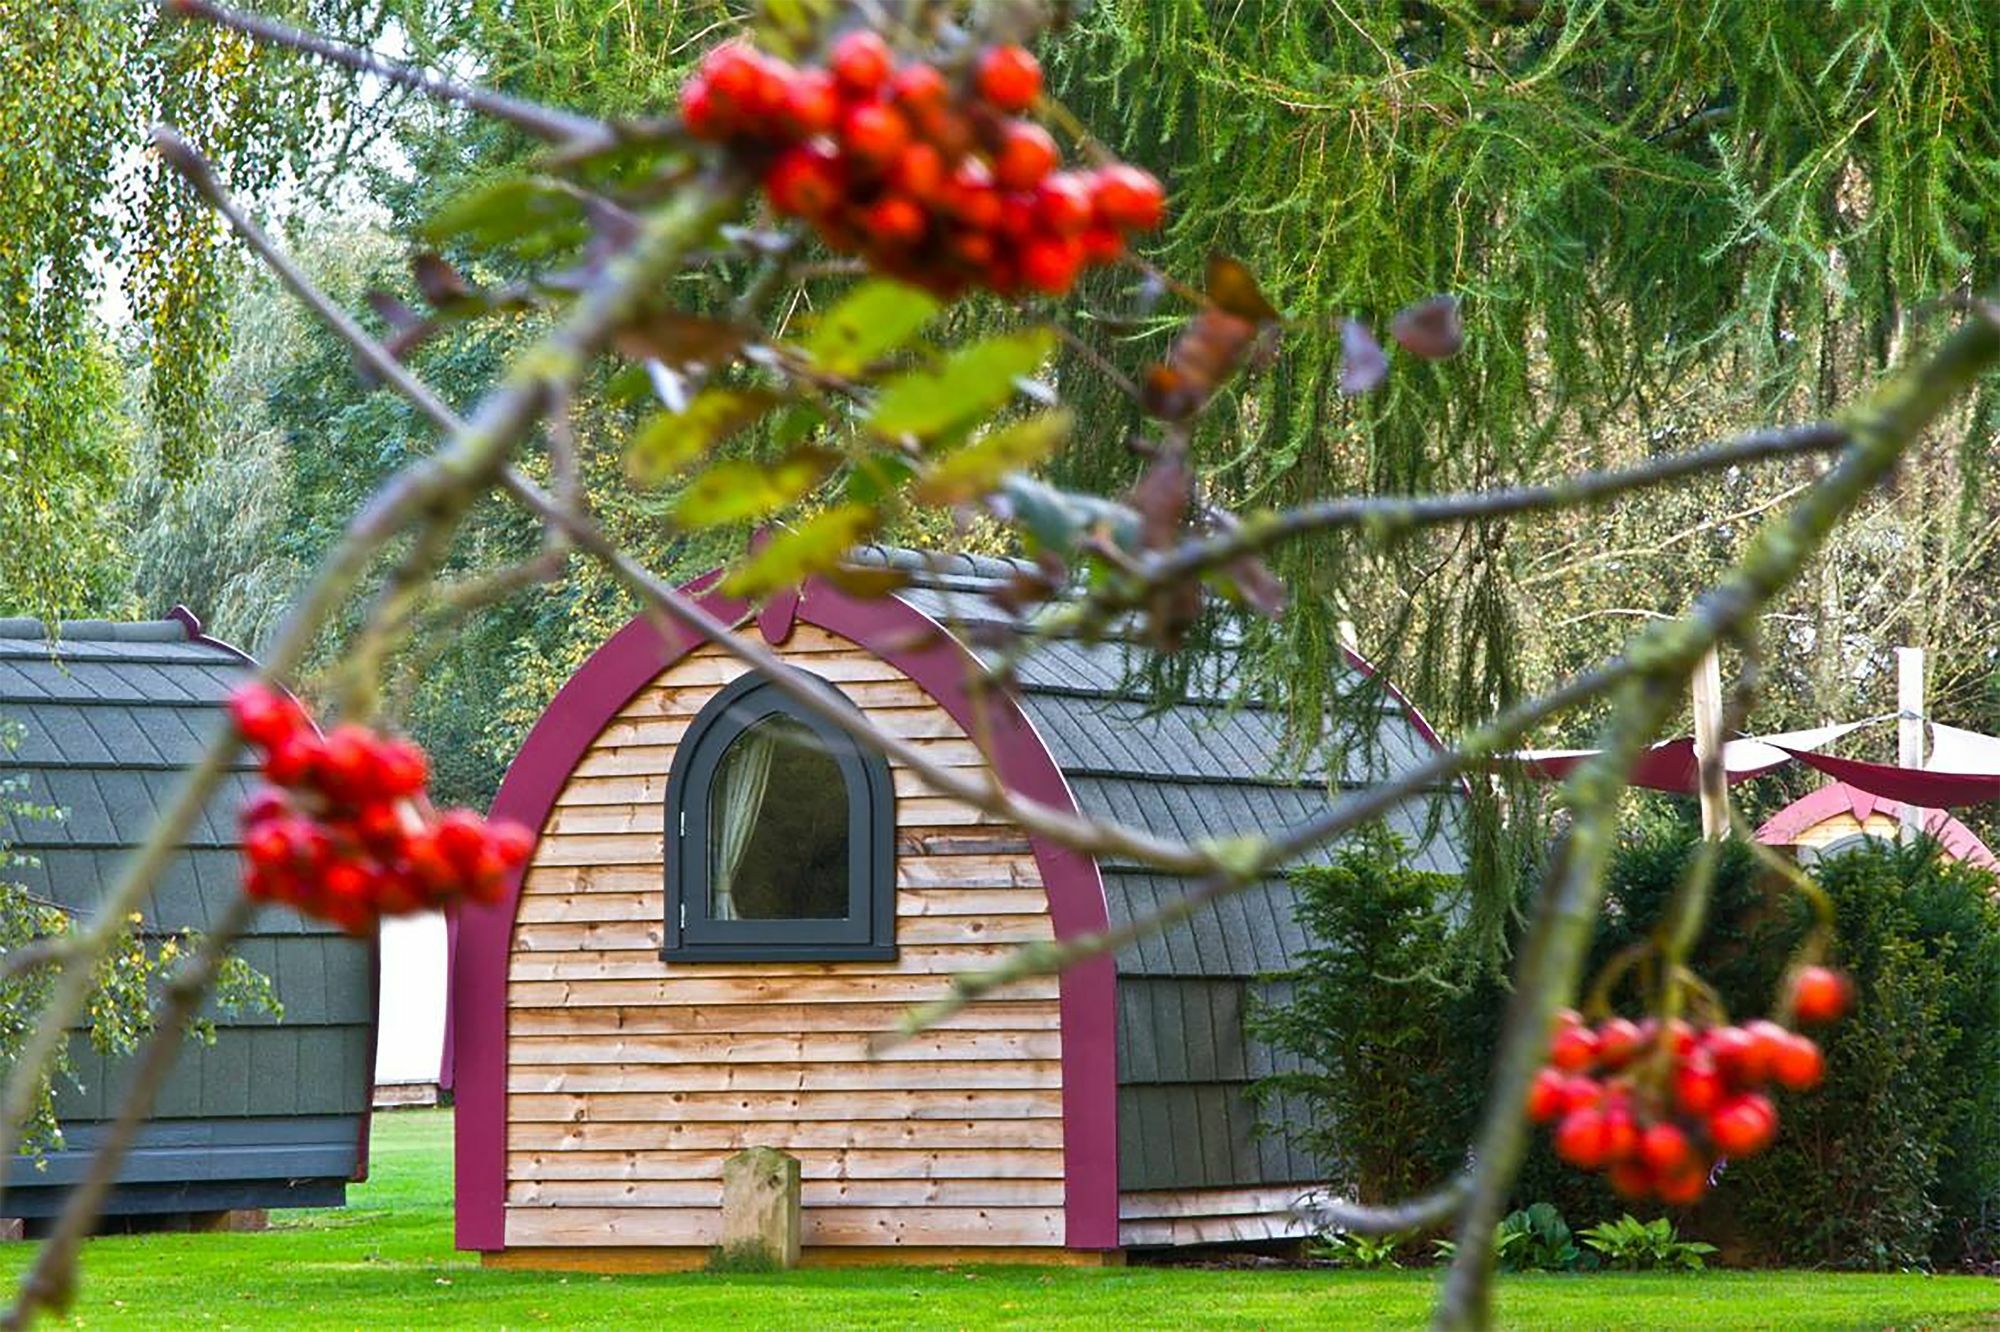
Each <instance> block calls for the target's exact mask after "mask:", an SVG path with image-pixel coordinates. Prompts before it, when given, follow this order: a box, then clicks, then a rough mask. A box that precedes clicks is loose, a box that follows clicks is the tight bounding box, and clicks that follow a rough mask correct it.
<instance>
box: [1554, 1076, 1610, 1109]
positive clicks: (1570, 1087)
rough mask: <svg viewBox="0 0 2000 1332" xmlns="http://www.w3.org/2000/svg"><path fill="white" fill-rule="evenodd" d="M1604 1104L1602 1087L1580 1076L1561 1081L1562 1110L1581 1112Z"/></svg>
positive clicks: (1593, 1080) (1593, 1079)
mask: <svg viewBox="0 0 2000 1332" xmlns="http://www.w3.org/2000/svg"><path fill="white" fill-rule="evenodd" d="M1602 1104H1604V1085H1603V1084H1602V1083H1600V1082H1599V1081H1598V1080H1597V1079H1596V1078H1587V1077H1583V1076H1581V1075H1578V1076H1575V1077H1571V1078H1567V1079H1565V1080H1564V1081H1563V1109H1565V1110H1582V1109H1584V1108H1585V1107H1589V1106H1599V1105H1602Z"/></svg>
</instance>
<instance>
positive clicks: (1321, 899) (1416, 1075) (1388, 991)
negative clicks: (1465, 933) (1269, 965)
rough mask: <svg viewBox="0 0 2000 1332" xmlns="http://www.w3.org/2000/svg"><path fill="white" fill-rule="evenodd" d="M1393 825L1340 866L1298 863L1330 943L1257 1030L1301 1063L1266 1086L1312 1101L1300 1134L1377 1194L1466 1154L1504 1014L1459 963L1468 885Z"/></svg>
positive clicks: (1448, 1168)
mask: <svg viewBox="0 0 2000 1332" xmlns="http://www.w3.org/2000/svg"><path fill="white" fill-rule="evenodd" d="M1403 856H1404V852H1403V847H1402V844H1401V843H1400V842H1398V841H1397V840H1396V838H1395V837H1394V836H1393V835H1391V834H1389V833H1387V832H1384V831H1381V830H1380V829H1371V830H1368V831H1365V832H1364V833H1362V834H1360V835H1358V836H1357V837H1356V838H1355V839H1354V840H1353V841H1352V842H1351V843H1349V844H1347V845H1346V846H1344V847H1343V848H1342V849H1341V851H1340V852H1339V854H1338V855H1337V856H1336V857H1335V859H1334V862H1333V863H1332V864H1330V865H1327V866H1323V867H1311V868H1306V869H1300V870H1297V871H1294V873H1293V875H1292V883H1293V885H1294V887H1295V888H1296V890H1297V893H1298V904H1297V913H1298V919H1299V922H1300V924H1301V925H1302V926H1304V928H1305V930H1306V932H1307V934H1308V936H1309V937H1310V938H1312V939H1313V940H1315V941H1316V943H1317V946H1316V947H1314V948H1312V949H1310V950H1308V951H1307V952H1306V953H1305V955H1304V957H1303V958H1302V959H1301V960H1300V963H1299V966H1298V968H1297V970H1296V971H1294V972H1293V973H1292V974H1291V975H1290V976H1289V978H1288V979H1290V981H1291V982H1292V986H1291V995H1290V998H1289V1000H1288V1001H1287V1002H1284V1003H1278V1004H1260V1005H1258V1006H1257V1007H1255V1008H1254V1009H1253V1010H1252V1012H1251V1016H1250V1023H1249V1025H1250V1030H1251V1033H1252V1034H1253V1035H1254V1036H1256V1037H1257V1038H1259V1039H1261V1040H1264V1041H1266V1042H1268V1043H1270V1044H1271V1045H1272V1046H1274V1047H1275V1048H1276V1049H1278V1050H1279V1051H1282V1052H1284V1053H1286V1054H1289V1055H1292V1056H1295V1057H1296V1058H1297V1061H1298V1062H1297V1066H1296V1067H1294V1068H1292V1069H1290V1070H1288V1071H1283V1072H1279V1073H1277V1074H1275V1075H1274V1076H1271V1077H1268V1078H1265V1079H1264V1080H1262V1081H1261V1082H1259V1083H1257V1084H1255V1085H1254V1086H1253V1087H1252V1089H1251V1095H1252V1097H1253V1099H1255V1100H1256V1101H1257V1102H1258V1103H1259V1104H1264V1103H1267V1102H1269V1101H1271V1100H1273V1099H1275V1098H1280V1097H1282V1098H1284V1099H1285V1100H1286V1101H1287V1102H1288V1103H1300V1104H1303V1105H1304V1106H1305V1107H1306V1108H1307V1110H1308V1111H1309V1114H1310V1127H1308V1128H1306V1129H1305V1130H1304V1131H1303V1132H1299V1133H1297V1134H1296V1135H1295V1136H1296V1137H1297V1138H1298V1139H1299V1143H1300V1145H1301V1146H1303V1147H1305V1148H1307V1149H1308V1150H1310V1151H1311V1152H1313V1153H1314V1154H1315V1155H1316V1156H1318V1157H1319V1158H1320V1159H1321V1160H1323V1161H1325V1162H1328V1163H1329V1164H1330V1165H1331V1167H1332V1169H1333V1172H1334V1177H1333V1178H1332V1179H1331V1180H1330V1181H1329V1183H1331V1184H1332V1185H1333V1186H1334V1187H1335V1188H1336V1189H1338V1190H1342V1191H1345V1192H1348V1193H1351V1194H1352V1195H1353V1196H1355V1197H1358V1198H1360V1199H1362V1200H1363V1201H1369V1202H1375V1201H1382V1200H1385V1199H1391V1198H1398V1197H1403V1196H1407V1195H1408V1194H1411V1193H1415V1192H1419V1191H1421V1190H1423V1189H1426V1188H1429V1187H1432V1186H1434V1185H1436V1184H1438V1183H1439V1182H1441V1181H1442V1180H1443V1179H1445V1178H1446V1177H1448V1176H1449V1175H1450V1174H1451V1173H1452V1172H1453V1171H1455V1170H1457V1169H1458V1168H1459V1167H1460V1166H1461V1165H1462V1164H1463V1162H1464V1159H1465V1150H1466V1144H1467V1143H1468V1142H1469V1141H1470V1140H1471V1133H1472V1130H1473V1125H1474V1123H1475V1122H1476V1115H1477V1111H1478V1107H1479V1101H1480V1097H1481V1094H1482V1090H1483V1084H1484V1080H1485V1076H1486V1068H1487V1063H1488V1061H1489V1058H1490V1053H1491V1050H1492V1048H1493V1040H1494V1024H1495V1023H1496V1022H1497V1009H1498V1007H1499V1005H1498V1004H1497V1003H1496V1002H1495V993H1496V991H1495V987H1494V985H1493V983H1492V982H1491V981H1490V980H1485V981H1482V980H1480V979H1477V978H1473V979H1469V980H1468V979H1466V978H1464V977H1462V976H1459V975H1457V974H1455V973H1457V972H1458V971H1460V970H1461V968H1459V967H1458V966H1457V965H1456V964H1455V956H1456V954H1455V950H1454V947H1453V944H1454V930H1453V926H1452V922H1451V920H1450V918H1449V917H1448V915H1447V914H1446V904H1448V903H1449V902H1450V901H1452V900H1453V898H1454V896H1455V894H1456V891H1457V882H1456V880H1455V879H1454V878H1453V877H1452V876H1450V875H1445V874H1436V873H1429V872H1425V871H1420V870H1414V869H1410V868H1408V867H1407V866H1405V864H1404V863H1403Z"/></svg>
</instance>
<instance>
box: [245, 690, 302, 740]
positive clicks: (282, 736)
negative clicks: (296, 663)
mask: <svg viewBox="0 0 2000 1332" xmlns="http://www.w3.org/2000/svg"><path fill="white" fill-rule="evenodd" d="M229 715H230V716H231V717H233V718H234V719H235V721H236V729H237V730H239V731H241V732H242V733H243V738H244V739H245V740H248V741H249V742H250V743H251V744H253V745H257V746H259V747H260V748H263V749H270V748H273V747H274V746H276V745H279V744H281V743H283V742H284V741H286V740H288V739H290V738H291V737H292V736H293V735H295V734H296V733H298V732H299V731H301V730H304V729H305V728H306V714H305V709H304V708H302V707H300V706H299V704H298V701H297V700H296V699H294V698H292V697H291V696H290V695H289V694H286V693H283V692H281V691H279V690H276V689H273V688H272V687H271V686H269V685H266V684H247V685H244V686H243V687H242V688H241V689H238V690H237V691H236V692H235V693H233V694H231V695H230V696H229Z"/></svg>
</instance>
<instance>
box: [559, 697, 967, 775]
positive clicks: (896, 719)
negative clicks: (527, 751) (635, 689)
mask: <svg viewBox="0 0 2000 1332" xmlns="http://www.w3.org/2000/svg"><path fill="white" fill-rule="evenodd" d="M871 715H872V716H873V717H875V718H877V719H878V724H879V725H880V726H881V727H882V729H883V730H884V731H885V732H888V733H889V734H892V735H903V731H902V730H901V729H900V728H901V727H902V726H903V725H904V724H905V723H908V725H909V726H910V728H911V729H912V731H913V733H912V734H909V735H903V738H904V739H907V740H908V741H909V742H910V744H911V745H912V746H913V747H914V748H915V749H916V750H917V752H918V755H919V757H921V758H922V759H923V760H924V761H925V762H926V763H929V764H931V765H933V766H935V767H941V768H980V767H984V766H985V764H986V759H985V756H984V755H982V754H981V753H980V752H979V746H977V745H975V744H973V743H972V741H970V740H966V739H961V738H952V737H934V736H930V735H927V734H925V733H924V723H923V720H922V719H923V718H926V717H928V716H929V715H930V714H928V713H925V712H922V711H919V710H915V709H910V710H900V709H896V710H889V711H884V712H878V713H874V714H871ZM678 752H679V750H678V749H677V748H676V747H675V746H674V745H671V744H654V745H618V746H610V745H606V746H603V747H601V748H595V749H592V750H591V751H590V752H589V753H587V754H585V755H584V756H583V757H582V758H581V759H579V760H578V761H577V765H576V769H575V771H574V772H573V773H572V774H571V775H572V777H573V778H574V777H622V776H630V775H633V774H643V773H666V772H670V771H672V769H673V762H674V755H675V754H676V753H678ZM896 766H897V762H896V761H895V760H891V762H890V767H891V768H892V769H893V768H894V767H896Z"/></svg>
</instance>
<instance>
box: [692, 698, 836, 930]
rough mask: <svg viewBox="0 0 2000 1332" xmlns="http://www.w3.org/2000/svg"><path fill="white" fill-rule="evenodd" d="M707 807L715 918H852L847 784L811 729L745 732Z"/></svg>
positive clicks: (790, 724) (777, 717) (778, 716)
mask: <svg viewBox="0 0 2000 1332" xmlns="http://www.w3.org/2000/svg"><path fill="white" fill-rule="evenodd" d="M708 808H709V836H708V848H709V850H708V854H709V863H708V889H709V901H708V907H709V918H710V919H712V920H843V919H845V918H846V917H847V914H848V887H849V882H850V877H849V865H850V862H849V859H848V841H847V839H848V798H847V781H846V778H845V777H844V776H843V775H842V773H841V770H840V765H839V763H838V762H836V761H835V759H834V756H833V755H832V754H831V753H830V752H828V750H827V747H826V744H825V742H823V741H822V740H821V739H820V738H819V736H818V735H816V734H815V733H814V732H813V730H812V728H810V727H809V726H807V725H806V724H805V723H804V722H801V721H799V720H797V719H796V718H793V717H788V716H785V715H784V714H782V713H774V714H772V715H770V716H767V717H765V718H763V719H762V720H760V721H758V722H756V723H754V724H753V725H751V726H749V727H747V728H745V729H744V730H743V731H742V732H741V733H740V734H738V735H737V736H736V738H735V739H734V740H732V741H730V743H729V748H728V749H727V750H726V751H725V752H724V753H723V756H722V759H721V762H720V763H719V764H718V765H717V767H716V770H715V778H714V783H713V785H712V786H711V788H710V799H709V806H708Z"/></svg>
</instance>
